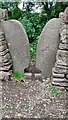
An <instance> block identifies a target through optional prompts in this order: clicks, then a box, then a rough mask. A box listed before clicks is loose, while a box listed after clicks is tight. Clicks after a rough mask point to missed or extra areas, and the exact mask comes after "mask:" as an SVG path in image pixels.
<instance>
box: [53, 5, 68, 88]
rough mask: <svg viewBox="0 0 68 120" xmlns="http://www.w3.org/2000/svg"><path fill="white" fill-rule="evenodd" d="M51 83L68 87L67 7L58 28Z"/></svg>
mask: <svg viewBox="0 0 68 120" xmlns="http://www.w3.org/2000/svg"><path fill="white" fill-rule="evenodd" d="M52 84H54V85H60V86H65V87H68V7H67V8H66V9H65V11H64V15H63V22H62V24H61V29H60V44H59V48H58V50H57V54H56V62H55V65H54V67H53V69H52Z"/></svg>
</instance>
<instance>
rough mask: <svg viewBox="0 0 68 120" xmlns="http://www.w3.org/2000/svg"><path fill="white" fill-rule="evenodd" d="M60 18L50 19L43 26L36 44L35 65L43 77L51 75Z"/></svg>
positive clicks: (57, 41) (57, 42) (56, 47)
mask: <svg viewBox="0 0 68 120" xmlns="http://www.w3.org/2000/svg"><path fill="white" fill-rule="evenodd" d="M60 26H61V18H54V19H51V20H50V21H49V22H48V23H47V24H46V25H45V27H44V29H43V31H42V33H41V35H40V38H39V41H38V46H37V56H36V67H37V68H39V69H40V70H41V72H42V75H43V76H44V77H49V76H51V70H52V67H53V66H54V63H55V56H56V52H57V49H58V44H59V30H60Z"/></svg>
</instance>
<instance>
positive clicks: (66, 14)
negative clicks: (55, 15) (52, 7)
mask: <svg viewBox="0 0 68 120" xmlns="http://www.w3.org/2000/svg"><path fill="white" fill-rule="evenodd" d="M63 19H64V23H66V24H68V7H66V9H65V11H64V16H63Z"/></svg>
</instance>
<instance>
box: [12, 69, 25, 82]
mask: <svg viewBox="0 0 68 120" xmlns="http://www.w3.org/2000/svg"><path fill="white" fill-rule="evenodd" d="M25 77H26V76H25V75H24V74H23V73H20V72H18V71H15V72H14V73H13V79H14V80H21V79H25Z"/></svg>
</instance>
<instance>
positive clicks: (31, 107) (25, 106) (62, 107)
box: [0, 78, 68, 120]
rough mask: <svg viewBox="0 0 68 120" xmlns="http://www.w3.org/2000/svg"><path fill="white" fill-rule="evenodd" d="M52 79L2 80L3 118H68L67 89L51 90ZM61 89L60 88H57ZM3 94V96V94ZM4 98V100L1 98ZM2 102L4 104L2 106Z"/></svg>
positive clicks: (0, 84)
mask: <svg viewBox="0 0 68 120" xmlns="http://www.w3.org/2000/svg"><path fill="white" fill-rule="evenodd" d="M51 88H52V85H51V81H50V79H49V78H48V79H44V80H43V82H41V81H39V80H29V79H25V80H24V82H21V81H19V82H15V81H14V80H13V81H6V82H4V81H3V82H0V97H1V98H0V114H1V115H2V118H21V117H22V118H49V117H50V118H63V120H64V118H68V114H67V112H68V110H67V93H68V92H67V91H66V89H63V90H62V89H60V95H58V96H55V95H54V94H53V92H52V91H51ZM57 90H59V88H57ZM1 95H2V96H1ZM1 99H2V100H1ZM1 104H2V106H1Z"/></svg>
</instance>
